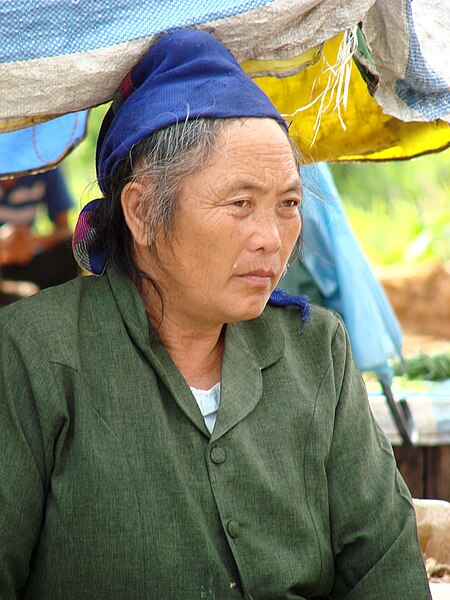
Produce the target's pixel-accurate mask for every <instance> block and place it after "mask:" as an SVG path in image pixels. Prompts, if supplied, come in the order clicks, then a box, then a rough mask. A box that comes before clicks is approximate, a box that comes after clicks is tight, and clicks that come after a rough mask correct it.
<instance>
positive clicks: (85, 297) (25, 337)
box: [0, 277, 107, 349]
mask: <svg viewBox="0 0 450 600" xmlns="http://www.w3.org/2000/svg"><path fill="white" fill-rule="evenodd" d="M105 279H106V278H103V277H98V278H97V277H96V278H94V277H77V278H76V279H73V280H72V281H69V282H67V283H64V284H62V285H58V286H55V287H52V288H48V289H46V290H42V291H40V292H38V293H37V294H35V295H34V296H30V297H29V298H24V299H23V300H19V301H18V302H14V303H13V304H10V305H9V306H6V307H3V308H2V309H0V339H2V340H4V339H5V338H9V339H13V340H14V341H15V342H17V343H21V344H20V345H24V344H26V343H31V342H30V340H39V343H40V344H42V347H43V349H44V346H50V347H51V346H52V345H53V344H56V343H57V341H58V339H62V338H65V339H66V340H70V337H71V335H72V333H73V332H75V330H76V329H77V327H78V326H79V323H80V318H81V320H82V315H83V312H85V311H86V309H87V307H88V306H90V307H91V309H92V310H95V305H96V304H98V303H99V299H101V298H102V296H104V295H105V294H102V293H98V292H101V291H102V290H99V289H98V288H99V287H101V288H104V287H105V285H107V281H105ZM103 291H104V290H103Z"/></svg>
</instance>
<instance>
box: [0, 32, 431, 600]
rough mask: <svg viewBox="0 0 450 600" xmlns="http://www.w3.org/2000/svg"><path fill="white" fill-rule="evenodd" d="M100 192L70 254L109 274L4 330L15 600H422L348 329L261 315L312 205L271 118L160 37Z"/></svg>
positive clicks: (6, 483) (4, 431)
mask: <svg viewBox="0 0 450 600" xmlns="http://www.w3.org/2000/svg"><path fill="white" fill-rule="evenodd" d="M97 173H98V178H99V183H100V186H101V189H102V192H103V194H104V198H103V199H102V200H100V201H96V202H95V203H94V204H93V205H90V206H88V207H87V208H86V210H85V211H84V212H83V213H82V216H81V218H80V222H79V225H78V227H77V231H76V233H75V238H74V248H75V254H76V255H77V257H78V259H79V261H80V262H81V264H82V265H83V266H84V267H85V268H88V269H89V270H91V271H92V272H94V273H97V274H101V273H103V275H102V276H100V277H85V278H79V279H78V280H76V281H74V282H71V283H68V284H66V285H64V286H61V287H58V288H55V289H53V290H48V291H45V292H42V293H40V294H38V295H37V296H36V297H34V298H32V299H30V300H26V301H23V302H21V303H18V304H17V305H15V306H12V307H8V308H7V309H4V310H3V312H2V314H1V315H0V322H1V323H0V325H1V356H0V359H1V377H0V398H1V407H2V408H1V410H2V417H1V419H0V423H1V424H0V427H1V432H0V439H1V440H2V444H3V446H4V448H3V450H2V456H3V468H2V472H1V475H0V486H1V487H0V496H1V498H2V505H1V506H2V509H1V511H2V527H1V540H0V595H1V597H2V598H5V599H9V598H19V597H21V598H22V597H23V598H27V599H30V598H32V599H35V598H36V599H37V598H39V599H40V600H43V599H48V600H55V599H62V598H64V599H65V600H67V599H72V598H73V599H75V598H77V599H79V598H95V599H105V600H106V599H108V600H112V599H124V598H126V599H127V600H128V599H139V600H142V599H143V598H187V599H190V598H210V599H212V598H219V599H221V598H364V599H370V598H373V599H375V598H377V599H378V598H396V599H399V598H405V599H406V598H408V599H411V598H415V599H422V598H429V592H428V586H427V581H426V575H425V572H424V567H423V562H422V558H421V554H420V550H419V546H418V543H417V535H416V525H415V518H414V511H413V508H412V505H411V500H410V496H409V493H408V491H407V489H406V487H405V485H404V483H403V481H402V480H401V478H400V476H399V474H398V473H397V471H396V468H395V462H394V459H393V457H392V452H391V450H390V447H389V444H388V442H387V441H386V439H385V437H384V436H383V434H382V433H381V431H380V430H379V429H378V427H377V426H376V425H375V423H374V421H373V419H372V417H371V414H370V411H369V408H368V404H367V398H366V396H365V391H364V385H363V383H362V381H361V378H360V375H359V374H358V372H357V368H356V367H355V364H354V361H353V359H352V356H351V352H350V348H349V344H348V339H347V336H346V333H345V330H344V328H343V326H342V324H341V322H340V320H339V319H338V317H336V316H335V315H334V314H332V313H330V312H327V311H325V310H322V309H319V308H316V309H314V312H313V315H312V317H311V319H310V321H309V322H307V323H306V321H307V320H308V306H307V304H306V302H305V301H304V300H303V299H301V298H300V299H295V298H290V297H287V298H286V297H284V296H280V294H278V293H276V292H275V293H274V294H272V295H271V292H272V290H273V289H274V287H275V285H276V283H277V281H278V280H279V278H280V277H281V276H282V274H283V271H284V269H285V267H286V265H287V261H288V259H289V257H290V255H291V253H292V251H293V250H294V249H295V246H296V242H297V240H298V237H299V234H300V227H301V223H300V216H299V210H298V207H299V204H300V200H301V189H300V181H299V177H298V164H297V159H296V155H295V151H294V149H293V146H292V144H291V143H290V141H289V139H288V137H287V133H286V127H285V124H284V122H283V119H282V118H281V116H280V115H279V114H278V112H277V111H276V109H275V108H274V107H273V105H272V104H271V103H270V101H269V100H268V98H267V97H266V96H265V95H264V94H263V93H262V92H261V91H260V90H259V88H257V87H256V86H255V85H254V84H253V83H252V81H251V80H250V79H248V78H247V77H246V76H245V74H244V73H243V72H242V71H241V69H240V68H239V66H238V64H237V63H236V61H235V60H234V58H233V57H232V56H231V54H230V53H229V52H228V51H227V50H226V49H225V48H224V47H223V46H222V45H221V44H220V43H219V42H218V41H217V40H215V38H214V37H212V36H210V35H208V34H205V33H200V32H195V31H176V32H173V33H170V34H167V35H165V36H163V37H162V38H160V39H159V40H158V41H157V43H156V44H155V45H154V46H153V48H152V49H151V50H150V51H149V52H148V54H147V55H146V57H145V58H144V59H143V61H142V62H141V63H140V64H139V65H137V66H136V67H135V68H134V69H133V71H132V72H131V74H130V75H128V76H127V77H126V78H125V79H124V82H123V84H122V86H121V88H120V90H119V93H118V95H117V97H116V100H115V103H114V104H113V106H112V108H111V109H110V111H109V112H108V114H107V116H106V118H105V121H104V123H103V126H102V129H101V132H100V136H99V141H98V147H97ZM106 263H107V265H108V266H106V271H105V265H106ZM269 298H271V303H272V304H274V305H275V306H268V307H266V305H267V302H268V300H269ZM283 304H284V305H285V304H289V306H280V305H283ZM277 305H278V306H277Z"/></svg>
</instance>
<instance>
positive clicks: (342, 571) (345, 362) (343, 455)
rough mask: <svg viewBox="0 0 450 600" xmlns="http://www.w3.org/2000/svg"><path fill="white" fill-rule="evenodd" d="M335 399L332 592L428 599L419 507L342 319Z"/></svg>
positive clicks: (369, 599) (355, 597)
mask: <svg viewBox="0 0 450 600" xmlns="http://www.w3.org/2000/svg"><path fill="white" fill-rule="evenodd" d="M333 358H334V360H333V365H334V378H335V386H336V397H337V405H336V411H335V424H334V432H333V439H332V445H331V449H330V453H329V459H328V462H327V473H328V481H329V505H330V523H331V533H332V546H333V553H334V556H335V569H336V570H335V583H334V589H333V598H345V599H347V600H361V599H362V598H364V600H379V599H380V598H392V599H394V598H395V599H396V600H402V599H404V600H426V599H429V598H431V595H430V591H429V586H428V582H427V577H426V572H425V567H424V563H423V559H422V554H421V551H420V546H419V543H418V537H417V526H416V519H415V512H414V507H413V504H412V501H411V496H410V494H409V491H408V489H407V487H406V485H405V483H404V481H403V479H402V478H401V476H400V474H399V472H398V471H397V468H396V463H395V458H394V455H393V452H392V448H391V446H390V443H389V441H388V440H387V438H386V436H385V435H384V433H383V432H382V431H381V429H380V427H379V426H378V424H377V423H376V422H375V419H374V417H373V416H372V413H371V410H370V407H369V403H368V399H367V393H366V388H365V385H364V382H363V380H362V378H361V375H360V373H359V371H358V368H357V366H356V364H355V361H354V359H353V357H352V354H351V350H350V342H349V339H348V336H347V334H346V332H345V329H344V327H343V326H342V325H339V327H338V330H337V333H336V335H335V338H334V341H333Z"/></svg>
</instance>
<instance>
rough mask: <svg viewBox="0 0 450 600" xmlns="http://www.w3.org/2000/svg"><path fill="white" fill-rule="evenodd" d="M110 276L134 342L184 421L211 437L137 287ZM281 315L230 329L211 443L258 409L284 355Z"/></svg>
mask: <svg viewBox="0 0 450 600" xmlns="http://www.w3.org/2000/svg"><path fill="white" fill-rule="evenodd" d="M107 277H108V280H109V284H110V287H111V290H112V293H113V296H114V298H115V301H116V304H117V307H118V310H119V312H120V315H121V317H122V319H123V322H124V324H125V327H126V329H127V331H128V334H129V336H130V338H131V339H132V341H133V343H134V344H135V345H136V346H137V347H138V349H139V351H140V352H141V353H142V354H143V356H144V357H145V358H146V360H147V361H148V362H149V363H150V364H151V365H152V367H153V369H154V370H155V372H156V373H157V375H158V377H159V379H160V380H161V381H162V383H163V384H164V386H165V387H166V388H167V390H168V391H169V392H170V394H171V395H172V397H173V398H174V399H175V402H176V403H177V404H178V406H179V407H180V409H181V410H182V412H183V413H184V414H185V415H186V417H187V418H188V419H190V421H191V422H192V423H193V424H194V425H195V426H196V427H197V428H198V429H199V430H200V431H202V433H203V434H205V435H206V436H207V437H210V434H209V431H208V429H207V428H206V425H205V422H204V420H203V417H202V415H201V413H200V410H199V408H198V405H197V402H196V400H195V398H194V396H193V395H192V392H191V390H190V389H189V386H188V384H187V382H186V381H185V379H184V378H183V376H182V375H181V373H180V371H179V370H178V369H177V367H176V365H175V363H174V362H173V360H172V359H171V357H170V355H169V353H168V351H167V349H166V347H165V346H164V344H163V343H162V342H161V340H160V339H159V337H158V335H157V333H156V332H155V330H154V329H153V327H152V326H151V325H149V323H148V319H147V314H146V312H145V308H144V304H143V302H142V300H141V298H140V296H139V294H138V292H137V290H136V288H135V287H134V285H133V284H132V283H131V282H130V281H129V280H128V279H126V278H125V277H122V276H121V275H119V274H118V273H117V272H116V271H114V270H113V269H111V268H109V269H108V270H107ZM279 310H283V309H276V308H270V307H268V308H266V310H265V311H264V313H263V314H262V315H261V316H260V317H258V318H257V319H253V320H251V321H243V322H241V323H235V324H230V325H227V326H226V333H225V348H224V356H223V359H222V373H221V398H220V408H219V412H218V417H217V422H216V425H215V427H214V431H213V434H212V435H211V441H214V440H217V439H218V438H219V437H221V436H222V435H224V434H225V433H226V432H227V431H229V430H230V429H231V428H232V427H234V425H236V424H237V423H238V422H239V421H241V420H242V419H243V418H245V417H246V416H247V415H248V414H249V413H250V412H252V411H253V409H254V408H255V407H256V405H257V404H258V402H259V400H260V398H261V396H262V371H263V370H264V369H266V368H268V367H270V366H271V365H272V364H274V363H275V362H277V361H278V360H280V358H281V357H282V355H283V353H284V344H285V340H284V336H283V334H282V331H281V329H280V327H279V326H278V323H277V318H276V313H277V311H279Z"/></svg>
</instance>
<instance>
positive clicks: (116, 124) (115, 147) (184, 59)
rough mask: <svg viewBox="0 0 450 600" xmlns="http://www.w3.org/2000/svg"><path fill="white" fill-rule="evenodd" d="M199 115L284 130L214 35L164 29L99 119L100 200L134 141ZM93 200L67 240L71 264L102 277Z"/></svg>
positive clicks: (102, 261)
mask: <svg viewBox="0 0 450 600" xmlns="http://www.w3.org/2000/svg"><path fill="white" fill-rule="evenodd" d="M199 117H200V118H201V117H203V118H213V119H229V118H238V117H259V118H272V119H275V120H277V121H278V122H279V123H280V124H282V125H283V126H284V127H285V128H286V129H287V125H286V122H285V121H284V119H283V118H282V116H281V115H280V113H279V112H278V111H277V109H276V108H275V107H274V105H273V104H272V102H271V101H270V100H269V98H268V97H267V96H266V94H265V93H264V92H263V91H262V90H261V89H260V88H259V87H258V86H257V85H256V84H255V83H254V82H253V81H252V80H251V79H250V77H248V75H246V74H245V73H244V71H243V70H242V69H241V67H240V66H239V64H238V63H237V61H236V60H235V58H234V57H233V55H232V54H231V53H230V52H229V51H228V50H227V49H226V48H225V46H223V44H222V43H221V42H219V41H218V40H217V39H216V38H215V37H214V36H212V35H210V34H209V33H205V32H202V31H196V30H187V29H186V30H184V29H181V30H176V31H172V32H170V33H167V34H166V35H164V36H162V37H161V38H159V39H158V41H157V42H156V43H155V44H154V45H153V46H152V47H151V48H150V49H149V51H148V52H147V54H146V55H145V56H144V58H143V59H142V60H141V62H140V63H139V64H137V65H136V66H135V67H134V68H133V70H132V71H131V72H130V73H128V75H126V76H125V78H124V79H123V81H122V83H121V85H120V88H119V90H118V91H117V93H116V96H115V99H114V102H113V103H112V105H111V107H110V108H109V110H108V112H107V113H106V115H105V118H104V120H103V123H102V127H101V129H100V133H99V137H98V142H97V156H96V164H97V178H98V182H99V186H100V189H101V190H102V192H103V193H104V194H105V195H107V194H108V192H109V187H108V186H109V185H110V179H111V176H112V175H113V174H114V172H115V171H116V169H117V167H118V165H119V163H120V162H121V161H122V160H123V159H124V158H125V157H126V156H127V155H128V153H129V152H130V150H131V149H132V147H133V146H134V145H135V144H136V143H137V142H139V141H140V140H142V139H144V138H146V137H148V136H149V135H150V134H152V133H155V132H156V131H159V130H160V129H164V128H165V127H168V126H169V125H173V124H175V123H179V122H183V121H185V120H194V119H197V118H199ZM101 201H103V200H101ZM98 202H99V201H98V200H94V201H93V202H90V203H89V204H88V205H86V206H85V208H84V209H83V211H82V213H81V214H80V217H79V219H78V223H77V226H76V228H75V232H74V237H73V250H74V254H75V258H76V259H77V261H78V263H79V264H80V265H81V266H82V267H83V268H84V269H86V270H88V271H91V272H92V273H95V274H100V273H102V272H103V270H104V268H105V264H106V257H105V256H104V252H103V251H102V249H101V248H98V247H97V246H96V234H95V229H93V228H92V227H91V224H90V222H91V219H90V216H91V215H92V213H93V211H95V208H96V206H97V204H98Z"/></svg>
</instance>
